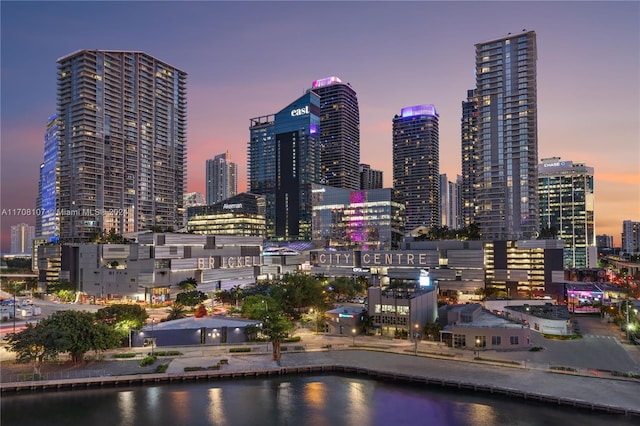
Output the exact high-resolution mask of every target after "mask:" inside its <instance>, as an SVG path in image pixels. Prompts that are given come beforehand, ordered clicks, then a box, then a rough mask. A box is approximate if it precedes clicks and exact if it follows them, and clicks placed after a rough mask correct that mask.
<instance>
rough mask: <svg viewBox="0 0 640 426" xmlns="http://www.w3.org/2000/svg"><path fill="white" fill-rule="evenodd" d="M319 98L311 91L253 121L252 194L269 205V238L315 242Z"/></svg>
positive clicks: (251, 128) (251, 125)
mask: <svg viewBox="0 0 640 426" xmlns="http://www.w3.org/2000/svg"><path fill="white" fill-rule="evenodd" d="M319 114H320V96H318V95H317V94H316V93H314V92H313V91H307V92H306V93H305V94H304V95H302V96H301V97H300V98H298V99H296V100H295V101H293V102H292V103H291V104H289V105H288V106H286V107H285V108H284V109H282V110H281V111H280V112H278V113H277V114H275V115H266V116H262V117H257V118H252V119H251V120H250V123H251V124H250V127H249V131H250V140H249V148H248V153H249V155H248V157H249V159H248V168H249V172H248V175H249V188H250V189H249V192H251V193H253V194H260V195H264V196H265V199H266V219H267V238H268V239H273V240H287V241H291V240H311V217H312V210H311V184H314V183H319V182H320V173H321V169H320V147H319V144H318V132H319V128H320V118H319Z"/></svg>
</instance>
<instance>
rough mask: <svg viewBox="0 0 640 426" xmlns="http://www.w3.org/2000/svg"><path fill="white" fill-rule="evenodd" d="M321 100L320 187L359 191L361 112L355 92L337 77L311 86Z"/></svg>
mask: <svg viewBox="0 0 640 426" xmlns="http://www.w3.org/2000/svg"><path fill="white" fill-rule="evenodd" d="M311 86H312V87H311V89H310V90H312V91H313V92H315V93H317V94H318V95H319V96H320V114H319V117H320V138H319V141H320V156H321V163H322V184H323V185H328V186H332V187H335V188H345V189H351V190H357V189H360V173H359V164H360V109H359V106H358V97H357V96H356V92H355V90H353V88H352V87H351V85H350V84H348V83H343V82H342V81H341V80H340V79H339V78H338V77H335V76H333V77H327V78H323V79H320V80H316V81H314V82H313V83H312V85H311Z"/></svg>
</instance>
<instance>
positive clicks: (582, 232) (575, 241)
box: [538, 157, 598, 268]
mask: <svg viewBox="0 0 640 426" xmlns="http://www.w3.org/2000/svg"><path fill="white" fill-rule="evenodd" d="M538 182H539V185H538V192H539V196H540V227H541V229H540V231H541V233H543V234H544V235H542V237H550V238H559V239H561V240H562V241H563V243H564V255H563V258H564V266H565V268H595V267H596V266H597V260H598V259H597V249H596V235H595V215H594V210H595V209H594V185H593V167H587V166H585V165H584V164H583V163H574V162H573V161H562V160H561V159H560V158H559V157H553V158H545V159H542V164H539V165H538Z"/></svg>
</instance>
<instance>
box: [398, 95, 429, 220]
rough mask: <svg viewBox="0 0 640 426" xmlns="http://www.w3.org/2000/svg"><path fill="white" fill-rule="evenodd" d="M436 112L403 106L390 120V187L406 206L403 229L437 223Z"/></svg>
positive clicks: (418, 107) (420, 106) (427, 107)
mask: <svg viewBox="0 0 640 426" xmlns="http://www.w3.org/2000/svg"><path fill="white" fill-rule="evenodd" d="M438 149H439V135H438V113H437V112H436V108H435V106H433V105H415V106H411V107H407V108H402V110H401V112H400V115H396V116H395V117H394V119H393V189H395V190H398V191H400V193H401V194H402V196H403V197H404V204H405V206H406V231H407V232H411V231H413V230H414V229H416V228H418V227H421V226H424V227H426V228H433V227H436V226H440V224H441V217H440V157H439V152H438Z"/></svg>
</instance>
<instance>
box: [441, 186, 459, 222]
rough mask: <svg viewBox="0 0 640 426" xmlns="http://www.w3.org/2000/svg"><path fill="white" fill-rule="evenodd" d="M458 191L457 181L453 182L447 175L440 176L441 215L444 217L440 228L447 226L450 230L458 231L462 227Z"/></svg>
mask: <svg viewBox="0 0 640 426" xmlns="http://www.w3.org/2000/svg"><path fill="white" fill-rule="evenodd" d="M458 177H459V176H458ZM458 191H459V185H458V182H457V181H456V182H451V181H449V179H448V178H447V175H446V174H441V175H440V214H441V215H442V220H441V225H440V226H446V227H447V228H449V229H458V228H459V227H460V225H459V223H460V222H459V217H460V207H459V204H458V200H459V197H458Z"/></svg>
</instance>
